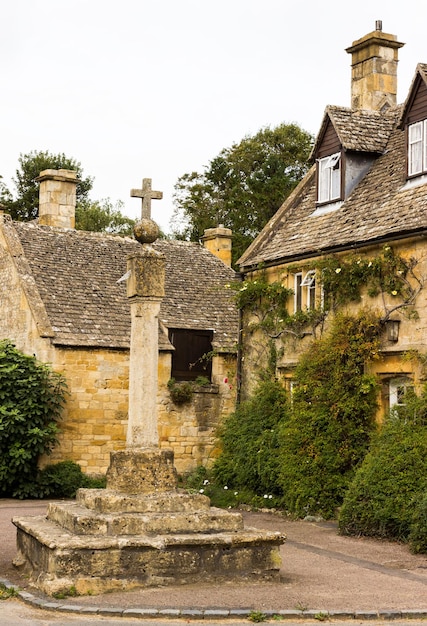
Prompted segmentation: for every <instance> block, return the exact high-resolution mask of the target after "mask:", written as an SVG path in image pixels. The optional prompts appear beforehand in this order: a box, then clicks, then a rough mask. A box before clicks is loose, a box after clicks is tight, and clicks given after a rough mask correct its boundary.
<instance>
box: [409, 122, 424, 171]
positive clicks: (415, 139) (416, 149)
mask: <svg viewBox="0 0 427 626" xmlns="http://www.w3.org/2000/svg"><path fill="white" fill-rule="evenodd" d="M426 171H427V120H423V121H422V122H416V123H415V124H410V126H408V176H416V175H417V174H422V173H424V172H426Z"/></svg>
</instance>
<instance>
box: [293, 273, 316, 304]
mask: <svg viewBox="0 0 427 626" xmlns="http://www.w3.org/2000/svg"><path fill="white" fill-rule="evenodd" d="M303 308H305V309H314V308H316V270H309V271H308V272H306V274H305V275H303V273H302V272H298V273H297V274H294V313H296V312H297V311H301V310H302V309H303Z"/></svg>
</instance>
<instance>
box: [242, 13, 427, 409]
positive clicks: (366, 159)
mask: <svg viewBox="0 0 427 626" xmlns="http://www.w3.org/2000/svg"><path fill="white" fill-rule="evenodd" d="M403 45H404V44H403V43H400V42H399V41H397V38H396V36H394V35H390V34H386V33H384V32H382V24H381V22H377V23H376V28H375V31H373V32H371V33H369V34H367V35H366V36H364V37H362V38H361V39H358V40H357V41H354V42H353V44H352V45H351V46H350V47H349V48H347V50H346V52H348V53H349V54H350V55H351V68H352V69H351V106H350V107H349V108H348V107H341V106H327V107H326V109H325V113H324V117H323V121H322V124H321V127H320V130H319V133H318V135H317V137H316V140H315V143H314V147H313V150H312V161H313V165H312V168H311V169H310V171H309V172H308V173H307V175H306V176H305V178H304V179H303V180H302V181H301V183H300V184H299V186H297V188H296V189H295V190H294V192H293V193H292V194H291V195H290V197H289V198H287V200H286V201H285V202H284V203H283V205H282V206H281V207H280V209H279V210H278V211H277V213H276V214H275V215H274V216H273V218H272V219H271V220H270V221H269V223H268V224H267V225H266V226H265V228H264V229H263V230H262V232H261V233H260V234H259V236H258V237H257V238H256V239H255V241H254V242H253V243H252V244H251V246H250V247H249V248H248V249H247V250H246V252H245V253H244V254H243V255H242V257H241V258H240V260H239V264H240V268H241V271H242V272H243V275H244V277H245V279H246V280H249V281H253V280H255V279H256V278H259V277H260V273H261V271H262V273H263V276H264V278H265V280H267V282H268V281H269V282H270V283H271V282H273V281H279V282H280V283H281V284H282V285H284V286H286V287H287V288H289V289H290V290H292V292H293V296H292V297H290V298H289V300H288V303H287V306H288V312H289V314H294V313H295V314H296V313H298V312H302V313H308V312H310V311H315V310H316V309H317V310H318V311H320V312H322V311H323V313H324V314H325V313H327V315H326V321H324V322H323V323H324V326H323V331H322V326H321V325H318V326H317V327H316V328H314V329H313V328H310V327H307V328H306V329H305V331H306V332H303V333H300V335H299V338H298V340H295V341H289V340H288V341H286V342H285V345H283V342H282V343H281V344H280V350H281V351H280V353H279V358H278V360H277V373H278V375H279V376H282V377H283V378H284V382H285V384H286V385H287V386H288V387H290V388H291V387H292V375H293V374H292V373H293V370H294V368H295V365H296V362H297V360H298V356H299V355H300V354H301V352H302V351H304V350H306V349H307V348H308V347H309V345H310V341H312V339H313V334H315V335H317V336H318V335H319V333H320V332H326V330H327V327H328V319H329V320H330V319H331V317H332V311H329V312H328V311H327V310H325V304H324V290H323V286H324V281H325V274H324V273H322V270H319V266H321V263H319V262H320V261H321V260H323V261H325V260H327V259H329V260H330V267H331V268H335V269H333V270H331V271H335V272H336V273H337V274H338V273H340V272H341V271H342V270H343V269H344V264H346V266H345V267H347V268H349V267H350V266H351V263H353V264H362V265H363V267H365V269H366V275H367V276H368V274H369V268H370V267H373V266H374V265H375V263H374V261H375V259H377V262H379V261H378V259H380V258H381V257H383V258H384V255H389V257H390V255H392V256H393V259H394V260H396V259H400V260H402V261H403V263H404V266H401V267H400V266H396V265H395V266H394V267H392V266H390V267H389V272H390V276H389V278H391V279H392V280H395V281H396V285H397V284H398V285H399V288H397V287H396V288H395V289H393V288H390V289H388V290H387V289H385V290H383V291H382V292H381V293H377V295H375V294H374V293H369V291H368V290H367V289H366V288H362V292H361V300H360V302H358V303H354V302H353V303H351V304H350V303H348V304H347V305H346V306H347V309H348V310H350V311H355V310H358V309H359V308H360V307H370V308H372V309H374V310H376V311H378V312H379V313H380V316H381V317H382V320H383V328H384V332H383V336H382V341H381V354H380V355H378V357H379V358H377V359H376V360H375V361H374V362H373V363H372V364H371V365H370V366H369V367H370V370H371V371H372V372H373V373H374V374H375V375H376V376H377V379H378V381H379V382H380V387H381V390H382V391H381V394H380V397H379V405H380V410H379V413H378V419H382V416H383V415H384V414H386V412H387V411H388V409H389V407H390V406H391V405H395V404H399V403H402V402H404V394H405V389H406V388H407V387H408V386H413V385H416V386H417V385H419V384H420V383H421V382H422V381H424V380H425V372H424V369H423V367H422V366H421V364H420V360H419V359H415V358H412V359H411V358H408V355H409V354H414V351H417V352H418V353H420V354H424V355H425V354H427V292H426V289H425V288H424V286H425V280H426V278H427V65H426V64H419V65H418V66H417V67H416V69H415V75H414V78H413V81H412V84H411V85H410V88H409V91H408V94H407V98H406V100H405V102H404V103H403V104H401V105H397V104H396V94H397V64H398V50H399V48H400V47H402V46H403ZM399 262H400V261H399ZM340 263H341V265H340ZM392 265H393V264H392ZM260 266H262V268H263V269H262V270H260V269H259V268H260ZM353 267H356V265H353ZM384 267H386V266H384ZM385 271H387V270H385ZM393 272H394V274H393ZM396 273H397V274H396ZM386 278H387V276H386V275H385V276H383V279H384V281H385V279H386ZM359 310H360V309H359ZM288 336H289V335H288ZM245 337H246V339H245V342H244V353H245V355H246V358H245V361H244V363H243V369H242V377H243V378H242V385H243V389H244V390H246V391H245V393H248V392H249V390H250V388H251V385H250V381H251V380H253V368H254V361H255V359H256V360H257V361H258V360H259V353H258V351H257V349H256V341H257V339H256V337H255V334H254V333H251V332H246V335H245ZM258 342H260V337H259V336H258ZM264 343H265V342H264ZM278 343H280V340H276V345H278ZM264 347H265V346H264Z"/></svg>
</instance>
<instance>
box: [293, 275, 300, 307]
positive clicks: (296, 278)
mask: <svg viewBox="0 0 427 626" xmlns="http://www.w3.org/2000/svg"><path fill="white" fill-rule="evenodd" d="M301 283H302V274H295V276H294V293H295V295H294V311H295V312H297V311H301V308H302V288H301Z"/></svg>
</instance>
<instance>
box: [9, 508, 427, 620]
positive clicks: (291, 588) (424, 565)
mask: <svg viewBox="0 0 427 626" xmlns="http://www.w3.org/2000/svg"><path fill="white" fill-rule="evenodd" d="M45 508H46V503H44V502H40V501H25V502H20V501H15V500H0V537H1V540H2V544H1V551H0V578H4V579H7V580H9V581H10V582H11V583H13V584H14V585H15V586H16V587H19V588H20V589H21V590H22V597H25V594H26V593H30V594H32V596H29V599H30V600H32V601H33V603H34V606H30V605H28V604H24V603H23V602H22V599H21V600H15V599H14V600H7V601H1V602H0V625H1V626H3V625H4V626H14V625H15V624H16V626H22V625H25V626H30V625H31V626H51V625H52V626H54V625H58V624H87V625H88V626H89V625H91V624H93V623H97V624H105V625H107V626H113V625H114V626H116V625H120V626H128V625H129V626H130V624H133V625H135V624H141V622H144V623H149V624H150V625H151V626H163V625H164V624H166V625H167V626H175V625H178V624H179V625H180V626H182V624H184V623H190V624H191V626H201V625H202V624H203V626H206V624H207V623H210V624H212V625H214V624H228V625H230V626H231V625H233V626H240V625H241V624H246V625H247V624H248V623H250V622H249V621H248V619H247V618H248V615H249V614H250V612H251V611H259V612H261V613H262V612H264V613H266V614H269V615H270V616H271V617H273V615H277V614H279V613H280V612H281V611H283V612H284V613H283V615H284V622H285V624H286V626H292V625H293V624H294V623H295V624H302V623H315V624H318V623H319V619H314V618H315V616H316V615H317V617H318V618H319V617H322V615H321V614H322V613H323V614H327V613H329V614H330V616H331V618H332V619H333V624H334V626H339V625H340V624H346V625H348V624H350V623H351V625H352V626H357V624H363V623H369V624H372V622H373V621H375V619H380V620H381V624H383V625H385V624H389V623H392V625H393V626H399V625H400V624H405V625H406V624H408V623H410V625H411V626H418V624H421V623H422V624H423V626H427V555H411V554H410V552H409V550H408V548H407V546H405V545H401V544H394V543H390V542H385V541H375V540H372V539H364V538H351V537H342V536H340V535H338V534H337V528H336V525H335V524H333V523H329V522H316V521H305V522H302V521H299V522H295V521H291V520H287V519H286V518H283V517H281V516H277V515H276V516H275V515H271V514H266V513H245V514H244V517H245V525H246V526H254V527H258V528H265V529H268V530H280V531H282V532H285V533H286V534H287V537H288V540H287V542H286V543H285V545H284V546H283V548H282V557H283V566H282V570H281V575H282V580H281V582H279V583H260V584H257V583H253V582H251V583H247V582H240V581H236V583H234V582H233V583H227V584H225V585H224V584H222V585H221V584H216V585H214V584H204V583H203V581H200V583H198V584H195V585H188V586H184V587H167V588H163V589H159V588H157V589H144V590H134V591H128V592H126V593H109V594H104V595H101V596H80V597H77V598H67V599H66V600H63V601H54V602H56V609H55V610H49V611H46V610H44V607H46V603H48V604H51V603H52V599H51V598H46V597H44V598H43V597H42V596H41V595H40V594H38V592H36V591H35V590H34V589H31V588H30V587H28V583H27V582H26V581H25V580H22V579H21V578H20V577H19V575H18V573H17V572H16V570H15V569H14V568H13V566H12V559H13V557H14V554H15V537H16V529H15V527H14V526H13V525H12V524H11V518H12V517H14V516H21V515H40V514H44V511H45ZM37 603H38V604H37ZM64 605H65V606H68V607H69V610H68V611H66V612H64V611H63V610H61V609H64ZM147 611H153V617H149V618H148V619H145V618H144V615H145V616H146V615H147ZM158 611H167V612H169V615H168V616H167V618H166V619H163V615H167V613H163V614H162V613H158ZM222 611H223V612H222ZM302 611H304V614H302ZM144 612H145V614H144ZM179 612H181V613H180V619H177V618H176V616H177V615H178V614H179ZM131 615H135V616H138V617H131ZM222 615H224V618H223V617H222ZM230 615H231V617H230ZM408 615H409V616H410V617H411V619H409V618H408V617H407V616H408ZM296 616H297V617H296ZM199 617H200V619H199ZM202 618H203V619H202ZM367 618H370V619H369V621H366V619H367ZM392 618H393V619H392ZM422 618H425V619H422ZM270 623H277V622H276V621H275V620H274V622H273V620H271V622H270Z"/></svg>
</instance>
